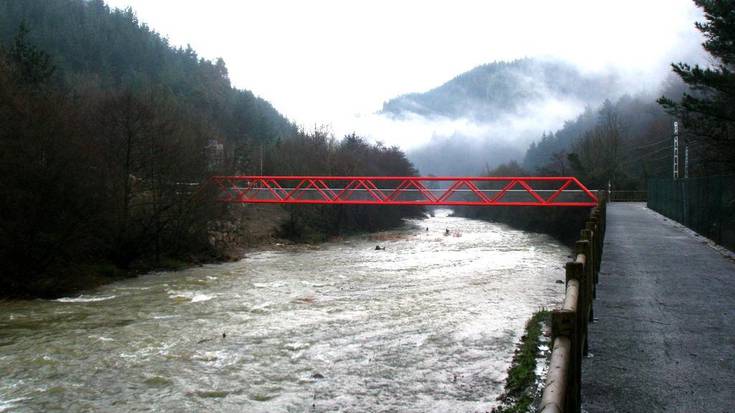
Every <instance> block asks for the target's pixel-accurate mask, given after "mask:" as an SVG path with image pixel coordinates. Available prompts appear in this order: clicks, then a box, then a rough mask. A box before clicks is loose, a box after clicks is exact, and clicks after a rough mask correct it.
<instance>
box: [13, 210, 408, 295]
mask: <svg viewBox="0 0 735 413" xmlns="http://www.w3.org/2000/svg"><path fill="white" fill-rule="evenodd" d="M224 208H226V211H225V212H224V213H223V215H222V216H223V218H221V219H219V220H215V221H211V222H209V224H208V243H209V244H208V246H209V248H205V249H202V250H201V251H199V252H196V253H192V252H188V253H186V254H182V255H176V256H171V255H164V256H159V257H157V258H156V257H150V256H148V257H143V258H141V259H139V260H136V261H134V262H132V263H131V264H130V266H129V267H127V268H121V267H119V266H117V265H115V264H114V263H112V262H89V263H84V264H75V265H70V266H68V267H66V268H64V269H57V270H54V271H53V272H49V273H48V274H45V275H44V276H42V277H39V278H38V279H35V280H33V281H32V282H28V283H26V284H25V285H18V286H16V287H15V288H9V289H7V290H6V291H3V292H2V293H0V299H33V298H43V299H57V298H60V297H66V296H71V295H75V294H80V293H84V292H89V291H92V290H94V289H97V288H99V287H101V286H104V285H106V284H110V283H113V282H117V281H121V280H125V279H128V278H135V277H138V276H140V275H143V274H147V273H151V272H159V271H177V270H183V269H187V268H192V267H197V266H201V265H203V264H215V263H226V262H233V261H238V260H240V259H242V258H244V257H245V256H246V255H247V254H249V253H252V252H256V251H261V250H264V249H269V248H271V247H274V246H282V245H301V244H306V245H308V244H312V245H317V244H321V243H324V242H329V241H332V240H335V239H342V238H344V237H351V236H358V235H363V234H365V235H367V234H374V238H375V241H378V242H379V241H381V240H385V237H381V236H380V234H381V233H383V232H384V231H386V230H391V229H396V228H400V226H401V225H403V222H404V221H403V219H399V220H392V221H390V222H388V223H387V224H386V225H380V226H371V227H369V228H366V229H362V230H361V229H359V228H355V225H354V224H353V226H352V227H350V228H349V229H347V230H346V231H344V232H343V233H339V234H335V233H334V229H333V228H329V229H325V228H321V227H320V226H319V225H315V224H313V223H312V225H302V224H301V223H299V224H298V225H296V227H298V231H294V224H293V222H292V221H293V220H294V215H293V213H292V212H289V211H288V210H287V209H286V208H283V207H281V206H278V205H246V204H242V205H241V204H233V205H226V206H224ZM298 219H303V218H302V217H300V216H299V217H298Z"/></svg>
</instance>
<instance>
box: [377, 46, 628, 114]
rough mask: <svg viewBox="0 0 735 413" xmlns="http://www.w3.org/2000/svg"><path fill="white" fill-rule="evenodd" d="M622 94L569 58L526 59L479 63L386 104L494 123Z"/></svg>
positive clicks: (393, 109)
mask: <svg viewBox="0 0 735 413" xmlns="http://www.w3.org/2000/svg"><path fill="white" fill-rule="evenodd" d="M618 93H620V92H619V86H618V85H617V82H616V80H615V78H613V77H611V76H602V75H589V74H583V73H580V72H579V71H578V70H577V69H576V68H575V67H574V66H572V65H570V64H567V63H563V62H556V61H546V60H537V59H520V60H514V61H512V62H494V63H489V64H485V65H482V66H478V67H476V68H474V69H472V70H469V71H467V72H465V73H462V74H460V75H459V76H457V77H455V78H454V79H452V80H450V81H448V82H446V83H444V84H443V85H441V86H439V87H437V88H435V89H432V90H429V91H428V92H425V93H411V94H407V95H402V96H399V97H396V98H394V99H391V100H389V101H388V102H385V103H384V104H383V113H388V114H391V115H394V116H401V115H402V114H405V113H415V114H418V115H422V116H428V117H430V116H445V117H449V118H462V117H464V118H471V119H473V120H475V121H493V120H495V119H498V118H500V117H502V116H507V115H509V114H521V115H526V114H527V113H528V112H532V108H531V107H529V106H531V105H535V104H538V103H540V102H543V101H545V100H548V99H560V100H575V101H577V102H581V103H582V104H592V103H599V102H602V101H603V100H604V99H606V98H608V97H610V96H616V94H618Z"/></svg>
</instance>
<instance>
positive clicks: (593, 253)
mask: <svg viewBox="0 0 735 413" xmlns="http://www.w3.org/2000/svg"><path fill="white" fill-rule="evenodd" d="M582 231H583V232H582V234H583V238H582V239H583V240H584V239H585V238H584V235H586V236H587V240H589V242H590V253H589V255H588V256H587V262H586V263H585V265H586V266H588V267H589V271H590V276H591V277H592V283H593V284H594V285H595V288H594V289H593V290H592V297H593V298H597V271H595V262H597V259H598V257H599V256H598V255H597V246H596V244H597V236H596V235H597V229H596V228H595V223H594V222H593V221H587V223H586V224H585V229H583V230H582Z"/></svg>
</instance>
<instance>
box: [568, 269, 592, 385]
mask: <svg viewBox="0 0 735 413" xmlns="http://www.w3.org/2000/svg"><path fill="white" fill-rule="evenodd" d="M569 280H577V281H578V282H579V298H578V300H577V317H576V323H577V338H578V340H577V345H578V347H577V348H576V349H575V358H576V359H577V360H578V364H577V366H578V367H579V368H580V369H581V367H582V355H587V350H588V347H587V322H588V320H589V309H590V301H591V300H590V291H589V283H588V281H589V278H588V277H587V275H586V274H585V273H584V267H583V264H582V263H581V262H578V261H574V262H568V263H567V265H566V281H567V283H569ZM578 373H580V375H581V373H582V372H581V370H580V371H579V372H578Z"/></svg>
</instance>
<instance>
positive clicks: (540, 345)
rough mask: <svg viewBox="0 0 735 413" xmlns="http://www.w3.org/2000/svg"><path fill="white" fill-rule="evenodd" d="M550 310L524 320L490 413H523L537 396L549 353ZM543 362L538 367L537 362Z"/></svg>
mask: <svg viewBox="0 0 735 413" xmlns="http://www.w3.org/2000/svg"><path fill="white" fill-rule="evenodd" d="M550 332H551V313H550V312H549V311H548V310H540V311H537V312H536V313H534V314H533V316H531V318H530V319H529V320H528V322H527V323H526V327H525V331H524V334H523V336H522V337H521V341H520V343H519V344H518V347H517V348H516V351H515V354H514V355H513V361H512V362H511V367H510V369H508V378H507V379H506V382H505V390H504V392H503V394H502V395H501V396H500V397H499V398H498V400H500V401H501V404H500V406H498V407H496V408H495V409H493V411H492V412H493V413H526V412H528V411H529V409H530V408H531V406H533V405H534V404H535V403H536V401H537V400H538V399H539V398H540V396H541V391H542V390H543V389H542V383H543V380H544V377H545V374H543V373H544V372H545V368H546V367H545V366H546V365H547V364H548V359H549V357H550V355H551V351H550V348H549V336H550ZM539 362H540V363H543V364H542V366H540V367H541V368H539V366H538V363H539Z"/></svg>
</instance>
